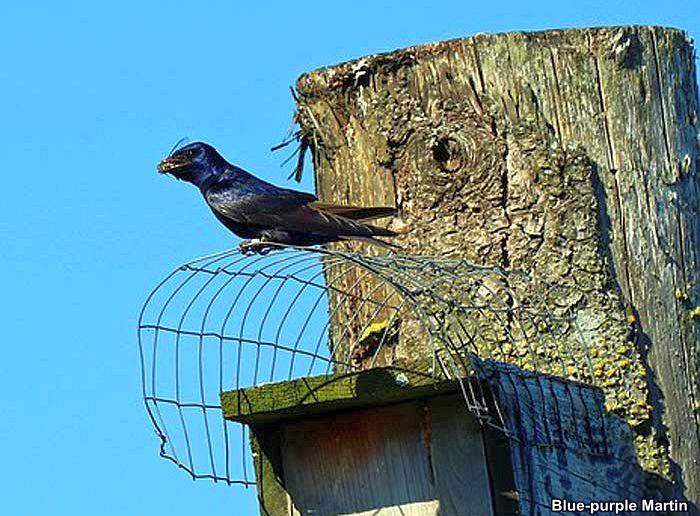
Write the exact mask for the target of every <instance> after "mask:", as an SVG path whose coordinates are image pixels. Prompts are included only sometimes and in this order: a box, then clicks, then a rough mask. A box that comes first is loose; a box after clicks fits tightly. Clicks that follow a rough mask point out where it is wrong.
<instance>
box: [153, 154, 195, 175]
mask: <svg viewBox="0 0 700 516" xmlns="http://www.w3.org/2000/svg"><path fill="white" fill-rule="evenodd" d="M191 164H192V162H191V161H190V160H188V159H187V158H185V157H182V156H170V157H169V158H165V159H164V160H163V161H161V162H160V163H158V172H160V173H161V174H168V173H172V172H175V171H176V170H179V169H182V168H185V167H189V166H190V165H191Z"/></svg>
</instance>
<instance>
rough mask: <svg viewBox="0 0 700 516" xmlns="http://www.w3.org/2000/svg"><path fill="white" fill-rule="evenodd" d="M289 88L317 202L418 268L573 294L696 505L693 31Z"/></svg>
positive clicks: (612, 372)
mask: <svg viewBox="0 0 700 516" xmlns="http://www.w3.org/2000/svg"><path fill="white" fill-rule="evenodd" d="M297 91H298V95H299V101H298V108H299V119H300V123H301V126H302V129H303V131H304V132H305V133H306V134H307V135H308V138H309V141H310V143H311V148H312V151H313V158H314V165H315V172H316V176H315V178H316V186H317V192H318V194H319V196H320V198H321V199H322V200H323V201H329V202H331V201H332V202H346V203H357V204H369V205H373V204H374V205H385V204H389V205H396V206H397V207H398V208H399V209H400V217H398V218H396V219H394V220H392V221H391V222H390V223H389V226H390V227H392V228H394V229H397V230H400V231H405V232H406V233H405V235H403V236H402V237H401V238H400V239H399V241H400V244H401V245H402V246H403V247H404V248H405V249H406V251H407V252H414V253H434V254H441V255H447V256H459V257H464V258H467V259H469V260H472V261H474V262H477V263H482V264H489V265H500V266H507V267H512V268H516V269H524V270H527V271H532V272H535V273H537V274H539V275H540V276H543V277H544V278H545V279H547V280H548V281H550V282H552V283H554V284H558V285H565V286H567V287H571V289H573V290H575V291H576V292H579V293H580V294H581V296H580V297H578V296H571V297H570V298H567V299H550V301H552V302H555V303H558V304H560V305H565V306H569V307H572V308H573V309H574V310H576V311H577V314H578V317H579V318H580V319H581V320H582V321H584V322H586V324H587V325H588V326H587V329H586V331H587V335H588V338H589V341H590V345H591V349H592V355H593V356H592V357H591V358H592V360H593V364H594V371H593V373H592V374H593V375H594V376H595V377H596V380H597V381H598V383H600V384H601V385H603V387H604V389H605V391H606V398H607V403H608V408H609V409H610V410H612V411H614V412H616V413H618V414H620V415H621V416H623V417H625V418H626V419H627V421H628V422H629V423H630V424H631V425H632V427H633V429H634V431H635V434H636V440H637V451H638V455H639V460H640V463H641V464H642V466H643V467H644V468H645V469H646V470H648V471H651V472H656V473H659V474H660V475H664V476H667V477H669V478H671V479H672V480H673V481H674V482H675V488H676V489H677V492H684V493H685V494H686V496H687V497H688V498H689V499H690V500H692V501H694V502H695V503H696V504H698V502H699V501H700V464H698V458H699V457H700V421H699V414H700V387H699V384H698V369H699V363H700V353H699V349H698V347H699V344H698V340H699V339H698V333H699V330H698V323H697V319H692V318H691V317H690V310H691V309H692V308H693V307H695V306H697V305H698V304H700V282H698V275H699V271H698V269H699V267H698V265H699V262H700V258H699V257H698V252H699V251H698V249H699V246H700V217H699V212H700V207H699V205H700V194H699V190H700V186H699V180H698V173H697V168H698V165H699V164H700V162H699V156H698V145H697V128H696V123H697V86H696V82H695V67H694V59H693V49H692V45H691V42H690V41H689V39H688V37H687V36H686V35H685V33H683V32H681V31H678V30H674V29H665V28H658V27H616V28H602V29H587V30H567V31H548V32H540V33H530V34H522V33H513V34H499V35H479V36H474V37H471V38H467V39H459V40H452V41H447V42H441V43H435V44H429V45H423V46H418V47H412V48H408V49H405V50H400V51H397V52H393V53H389V54H383V55H375V56H369V57H364V58H362V59H359V60H356V61H352V62H348V63H344V64H340V65H337V66H334V67H329V68H324V69H320V70H317V71H314V72H311V73H309V74H306V75H303V76H302V77H300V79H299V80H298V83H297ZM548 295H550V296H556V294H555V293H551V294H548ZM625 304H628V305H631V307H632V308H633V310H634V312H635V314H636V316H637V319H638V321H639V323H640V325H641V329H642V340H641V342H640V343H638V346H636V347H635V345H634V344H633V343H629V342H627V341H626V340H625V334H626V326H627V322H626V315H625V310H624V305H625ZM403 348H405V349H402V345H399V349H398V350H397V355H398V356H401V355H402V354H403V355H404V356H409V358H415V355H421V354H423V355H425V354H428V353H430V351H431V350H429V349H426V346H424V347H422V348H421V347H420V346H417V347H416V346H415V345H414V346H412V347H411V349H408V347H407V346H403Z"/></svg>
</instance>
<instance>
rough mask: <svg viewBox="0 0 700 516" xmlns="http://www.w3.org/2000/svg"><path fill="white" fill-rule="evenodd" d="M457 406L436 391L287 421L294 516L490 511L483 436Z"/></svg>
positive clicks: (467, 515) (465, 515) (456, 515)
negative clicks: (433, 394)
mask: <svg viewBox="0 0 700 516" xmlns="http://www.w3.org/2000/svg"><path fill="white" fill-rule="evenodd" d="M461 404H462V401H461V399H460V398H458V397H456V396H449V397H444V396H439V397H436V398H431V399H430V400H427V401H425V402H420V403H419V402H409V403H402V404H398V405H393V406H385V407H380V408H371V409H362V410H355V411H352V412H348V413H340V414H335V415H326V416H323V417H320V418H310V419H305V420H304V421H298V422H295V423H289V424H287V425H285V426H284V430H283V432H284V441H283V445H282V457H283V463H284V477H285V480H286V487H287V490H288V492H289V494H290V497H291V500H292V505H293V509H292V514H294V515H306V514H319V515H340V514H348V515H349V514H352V515H370V514H371V515H382V516H384V515H386V516H391V515H396V516H399V515H405V516H436V515H438V514H440V515H441V516H471V515H474V516H477V515H478V516H488V515H490V514H492V511H491V497H490V494H489V486H488V476H487V472H486V468H485V459H484V450H483V443H482V440H481V435H480V432H479V428H478V425H477V424H476V422H475V421H474V419H473V417H471V416H470V415H469V414H468V413H466V412H462V411H460V410H459V409H460V408H461ZM455 413H458V414H459V415H460V416H461V417H458V418H455V417H454V415H455Z"/></svg>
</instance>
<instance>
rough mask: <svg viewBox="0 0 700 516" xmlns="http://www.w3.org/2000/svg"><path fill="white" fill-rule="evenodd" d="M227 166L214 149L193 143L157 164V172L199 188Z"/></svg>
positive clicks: (207, 145) (205, 144)
mask: <svg viewBox="0 0 700 516" xmlns="http://www.w3.org/2000/svg"><path fill="white" fill-rule="evenodd" d="M227 166H228V163H227V162H226V160H225V159H224V158H223V157H222V156H221V154H219V153H218V152H217V151H216V149H215V148H214V147H212V146H211V145H209V144H207V143H203V142H194V143H190V144H188V145H185V146H184V147H182V148H179V149H177V150H175V151H174V152H172V153H171V154H170V155H169V156H168V157H167V158H165V159H164V160H163V161H161V162H160V163H158V172H160V173H161V174H171V175H173V176H175V177H176V178H178V179H182V180H183V181H188V182H190V183H193V184H195V185H197V186H201V185H202V184H203V183H205V182H206V181H207V180H209V179H210V178H212V177H214V176H218V175H219V174H221V173H222V172H223V171H224V170H225V169H226V167H227Z"/></svg>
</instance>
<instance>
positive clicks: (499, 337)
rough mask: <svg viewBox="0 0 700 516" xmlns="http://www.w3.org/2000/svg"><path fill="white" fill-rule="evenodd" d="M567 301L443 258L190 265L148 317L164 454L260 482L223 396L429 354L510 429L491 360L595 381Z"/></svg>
mask: <svg viewBox="0 0 700 516" xmlns="http://www.w3.org/2000/svg"><path fill="white" fill-rule="evenodd" d="M566 295H567V293H566V292H563V291H561V290H560V289H557V288H555V287H553V286H551V285H545V284H544V283H543V282H541V281H538V280H537V279H535V278H532V277H530V276H528V275H527V274H524V273H520V272H512V271H511V272H509V271H505V270H502V269H499V268H493V267H483V266H478V265H474V264H472V263H469V262H467V261H465V260H454V259H443V258H437V257H431V256H402V255H385V256H367V255H362V254H358V253H351V252H343V251H337V250H329V249H317V248H312V249H310V248H293V247H286V246H279V248H278V249H273V250H272V251H271V252H270V253H269V254H267V255H244V254H241V253H240V252H239V251H238V250H237V249H236V250H227V251H223V252H221V253H217V254H214V255H210V256H207V257H203V258H198V259H196V260H193V261H191V262H188V263H186V264H184V265H181V266H180V267H177V268H176V269H175V270H174V271H173V272H172V273H171V274H170V275H168V276H167V277H166V278H165V279H163V280H162V281H161V282H160V283H159V284H158V285H157V286H156V287H155V289H154V290H153V291H152V292H151V293H150V295H149V296H148V298H147V299H146V302H145V304H144V306H143V309H142V311H141V314H140V316H139V321H138V345H139V357H140V361H141V380H142V390H143V398H144V401H145V405H146V410H147V412H148V415H149V417H150V420H151V422H152V424H153V426H154V428H155V430H156V433H157V435H158V437H159V438H160V443H161V444H160V455H161V456H162V457H164V458H166V459H168V460H171V461H172V462H174V463H175V464H176V465H178V466H179V467H180V468H182V469H184V470H185V471H187V472H188V473H189V474H190V475H191V476H192V477H193V478H209V479H213V480H214V481H223V482H226V483H229V484H232V483H237V484H243V485H246V486H247V485H252V484H254V483H255V479H254V474H253V464H252V454H251V452H250V449H249V439H248V437H249V436H248V431H247V427H245V425H242V424H239V423H235V422H231V421H225V420H224V419H223V417H222V413H221V405H220V400H219V395H220V393H221V392H224V391H228V390H233V389H239V388H244V387H252V386H257V385H261V384H263V383H267V382H276V381H282V380H288V379H293V378H298V377H302V376H310V375H318V374H329V373H333V372H341V373H345V372H350V371H356V370H361V369H364V368H366V367H371V366H374V365H383V364H390V363H393V362H394V361H395V360H396V358H397V356H396V354H397V353H399V354H401V353H404V354H407V355H410V356H413V355H415V353H411V350H414V351H415V350H418V351H419V352H420V354H422V355H423V356H426V353H425V349H426V343H429V344H428V349H430V350H431V352H430V353H428V355H430V360H431V361H432V364H433V366H432V368H431V369H432V371H433V372H435V374H438V372H439V373H441V374H442V376H446V377H448V378H453V379H457V380H459V384H460V387H461V391H462V394H463V396H464V398H465V400H466V402H467V406H468V408H469V409H470V410H471V411H472V412H473V413H474V414H475V415H476V416H477V417H478V418H479V420H480V421H482V422H483V423H486V424H489V425H492V426H495V427H497V428H500V429H502V430H503V431H505V432H508V431H509V430H508V428H506V427H505V424H504V422H503V418H502V416H501V414H500V409H499V407H498V404H497V403H496V401H495V399H494V397H493V396H492V395H490V394H489V392H488V388H486V387H484V385H483V382H481V381H470V380H465V379H468V378H472V379H474V378H476V379H479V378H484V377H485V376H486V375H487V371H485V370H484V368H485V364H488V363H489V361H495V362H505V363H509V364H514V365H517V366H519V367H521V368H523V369H525V370H529V371H535V372H540V373H548V374H557V375H559V376H563V377H566V378H571V379H575V380H579V381H582V382H588V383H591V382H592V381H593V373H592V364H591V362H590V359H589V358H588V353H587V349H586V338H585V335H582V334H581V332H580V331H577V328H576V325H575V320H574V317H573V314H571V313H570V311H569V310H570V309H569V308H568V306H569V305H568V304H566V306H562V307H558V306H557V305H556V302H557V301H556V300H561V299H565V298H566Z"/></svg>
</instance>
